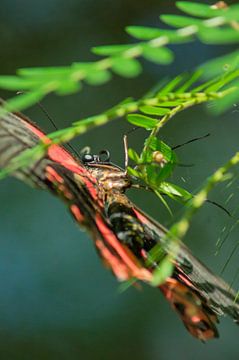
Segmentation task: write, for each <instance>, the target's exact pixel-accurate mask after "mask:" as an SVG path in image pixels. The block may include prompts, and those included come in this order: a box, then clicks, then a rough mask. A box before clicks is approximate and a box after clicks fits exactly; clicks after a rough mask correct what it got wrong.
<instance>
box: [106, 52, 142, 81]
mask: <svg viewBox="0 0 239 360" xmlns="http://www.w3.org/2000/svg"><path fill="white" fill-rule="evenodd" d="M112 70H113V71H114V72H115V73H116V74H118V75H120V76H124V77H127V78H131V77H135V76H137V75H139V74H140V73H141V71H142V67H141V65H140V63H139V62H138V61H137V60H135V59H127V58H123V57H117V58H114V59H112Z"/></svg>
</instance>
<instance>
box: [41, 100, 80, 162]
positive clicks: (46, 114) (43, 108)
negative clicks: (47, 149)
mask: <svg viewBox="0 0 239 360" xmlns="http://www.w3.org/2000/svg"><path fill="white" fill-rule="evenodd" d="M37 105H38V106H39V108H40V109H41V110H42V112H43V113H44V114H45V116H46V117H47V119H48V120H49V121H50V123H51V124H52V126H53V127H54V129H55V130H59V129H58V127H57V126H56V124H55V122H54V120H53V119H52V117H51V116H50V114H49V112H48V111H47V110H46V109H45V107H44V106H43V105H42V104H41V103H40V102H39V101H38V102H37ZM66 145H67V146H68V147H69V149H71V151H72V152H73V153H74V154H75V155H76V156H77V157H80V155H79V154H78V152H77V151H76V149H75V148H74V147H73V146H72V145H71V144H70V143H69V142H66Z"/></svg>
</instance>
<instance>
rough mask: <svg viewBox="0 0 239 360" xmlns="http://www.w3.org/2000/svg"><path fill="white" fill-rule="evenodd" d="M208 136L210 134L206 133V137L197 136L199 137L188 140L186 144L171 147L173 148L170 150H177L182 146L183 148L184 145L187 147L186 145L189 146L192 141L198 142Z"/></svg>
mask: <svg viewBox="0 0 239 360" xmlns="http://www.w3.org/2000/svg"><path fill="white" fill-rule="evenodd" d="M210 135H211V134H210V133H208V134H206V135H203V136H199V137H196V138H193V139H191V140H188V141H186V142H184V143H182V144H179V145H176V146H173V147H172V150H175V149H179V148H180V147H182V146H184V145H187V144H190V143H192V142H194V141H198V140H202V139H205V138H207V137H208V136H210Z"/></svg>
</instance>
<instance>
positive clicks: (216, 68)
mask: <svg viewBox="0 0 239 360" xmlns="http://www.w3.org/2000/svg"><path fill="white" fill-rule="evenodd" d="M238 67H239V50H236V51H233V52H230V53H229V54H226V55H223V56H219V57H217V58H215V59H212V60H209V61H207V62H206V63H204V64H202V65H201V66H200V69H202V70H203V77H204V78H212V77H215V76H217V75H221V74H222V73H223V72H224V71H225V72H226V71H228V70H229V71H231V70H234V69H236V68H238Z"/></svg>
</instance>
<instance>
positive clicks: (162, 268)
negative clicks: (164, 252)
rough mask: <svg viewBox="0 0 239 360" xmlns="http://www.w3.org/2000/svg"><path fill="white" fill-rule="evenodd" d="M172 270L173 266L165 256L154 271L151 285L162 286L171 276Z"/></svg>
mask: <svg viewBox="0 0 239 360" xmlns="http://www.w3.org/2000/svg"><path fill="white" fill-rule="evenodd" d="M173 269H174V265H173V263H172V260H171V258H170V257H169V256H166V257H165V258H164V259H163V260H162V261H161V262H160V264H159V265H158V266H157V268H156V270H154V272H153V278H152V281H151V284H152V285H153V286H159V285H161V284H163V283H164V282H165V280H166V279H167V278H168V277H170V276H171V275H172V273H173Z"/></svg>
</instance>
